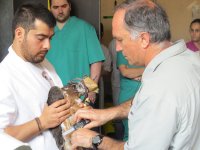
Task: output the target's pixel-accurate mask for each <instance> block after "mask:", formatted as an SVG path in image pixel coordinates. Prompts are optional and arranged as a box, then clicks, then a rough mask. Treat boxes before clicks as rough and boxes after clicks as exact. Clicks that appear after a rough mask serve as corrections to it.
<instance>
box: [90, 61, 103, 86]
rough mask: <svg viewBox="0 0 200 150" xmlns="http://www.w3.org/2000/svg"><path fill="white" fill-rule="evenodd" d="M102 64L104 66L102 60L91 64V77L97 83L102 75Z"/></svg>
mask: <svg viewBox="0 0 200 150" xmlns="http://www.w3.org/2000/svg"><path fill="white" fill-rule="evenodd" d="M101 66H102V62H96V63H93V64H91V66H90V77H91V79H93V80H94V81H95V82H96V83H98V81H99V78H100V75H101Z"/></svg>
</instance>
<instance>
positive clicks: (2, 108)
mask: <svg viewBox="0 0 200 150" xmlns="http://www.w3.org/2000/svg"><path fill="white" fill-rule="evenodd" d="M1 71H2V69H0V72H1ZM0 83H1V84H0V91H1V94H0V131H3V130H4V128H5V127H7V126H8V125H11V124H12V123H13V122H14V121H15V119H16V116H17V105H16V101H15V99H14V96H13V95H12V89H11V86H12V84H11V83H10V82H9V75H7V74H6V73H5V72H1V74H0Z"/></svg>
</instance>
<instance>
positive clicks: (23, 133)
mask: <svg viewBox="0 0 200 150" xmlns="http://www.w3.org/2000/svg"><path fill="white" fill-rule="evenodd" d="M5 132H6V133H7V134H9V135H11V136H12V137H15V138H16V139H18V140H20V141H23V142H27V141H28V140H29V139H31V138H33V137H34V136H36V135H38V134H39V133H40V132H39V128H38V125H37V122H36V121H35V120H32V121H29V122H27V123H25V124H23V125H18V126H9V127H7V128H5Z"/></svg>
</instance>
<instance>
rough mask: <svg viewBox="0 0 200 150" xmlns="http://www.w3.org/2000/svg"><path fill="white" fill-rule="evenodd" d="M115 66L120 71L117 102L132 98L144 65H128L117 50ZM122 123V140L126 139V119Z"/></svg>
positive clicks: (139, 83)
mask: <svg viewBox="0 0 200 150" xmlns="http://www.w3.org/2000/svg"><path fill="white" fill-rule="evenodd" d="M117 66H118V68H119V71H120V94H119V99H118V104H121V103H123V102H125V101H127V100H129V99H133V98H134V96H135V94H136V92H137V91H138V89H139V87H140V85H141V81H140V80H141V76H142V73H143V72H144V67H138V66H134V65H130V64H129V63H128V61H127V60H126V59H125V57H124V55H123V54H122V52H117ZM122 122H123V125H124V136H123V140H124V141H127V140H128V119H123V120H122Z"/></svg>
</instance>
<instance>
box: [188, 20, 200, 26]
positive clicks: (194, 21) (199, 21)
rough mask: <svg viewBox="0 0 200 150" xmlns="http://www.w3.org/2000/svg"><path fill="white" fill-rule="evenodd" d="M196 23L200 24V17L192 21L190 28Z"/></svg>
mask: <svg viewBox="0 0 200 150" xmlns="http://www.w3.org/2000/svg"><path fill="white" fill-rule="evenodd" d="M194 23H199V24H200V18H197V19H194V20H193V21H192V22H191V23H190V28H191V26H192V24H194Z"/></svg>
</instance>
